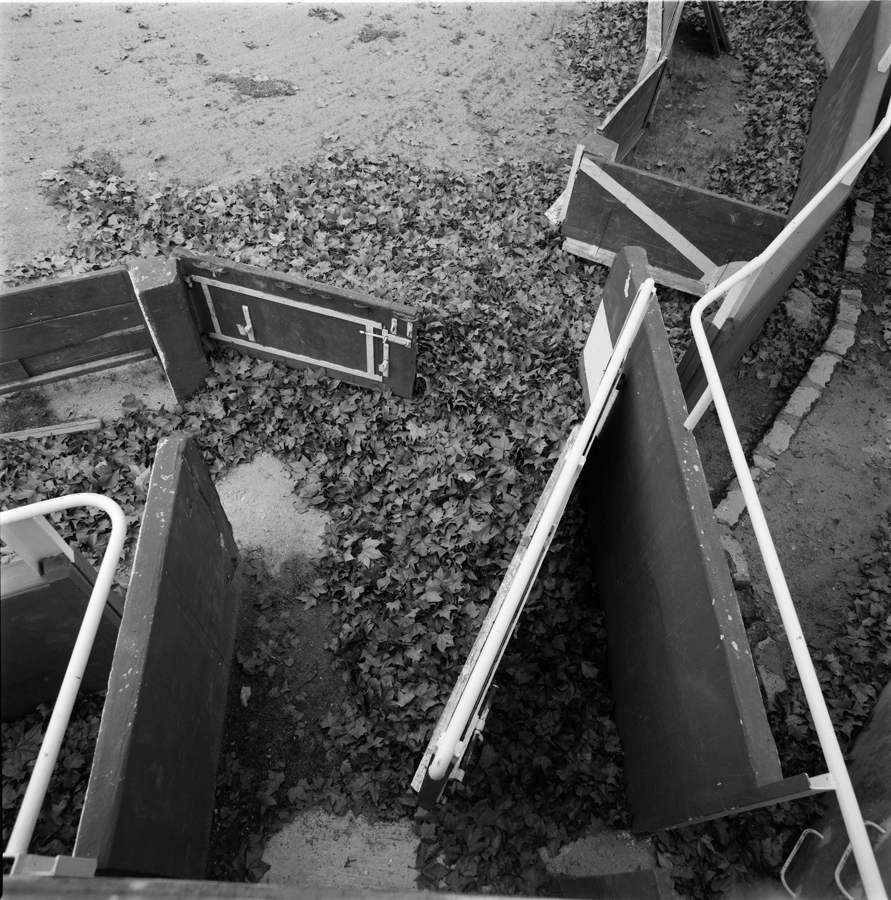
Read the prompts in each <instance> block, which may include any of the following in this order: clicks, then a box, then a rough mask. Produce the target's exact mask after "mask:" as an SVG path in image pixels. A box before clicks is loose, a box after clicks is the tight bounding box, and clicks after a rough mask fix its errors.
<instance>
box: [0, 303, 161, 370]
mask: <svg viewBox="0 0 891 900" xmlns="http://www.w3.org/2000/svg"><path fill="white" fill-rule="evenodd" d="M144 326H145V323H144V321H143V318H142V313H141V312H140V311H139V307H138V306H137V305H136V304H135V303H132V302H129V303H122V304H118V305H117V306H109V307H106V308H105V309H94V310H90V311H89V312H80V313H74V314H73V315H70V316H60V317H59V318H57V319H47V320H45V321H43V322H37V323H35V324H31V325H19V326H18V327H17V328H3V329H2V330H0V362H4V363H5V362H10V361H11V360H15V359H26V358H28V357H29V356H40V355H42V354H46V353H52V352H53V351H56V350H63V349H64V348H66V347H77V346H79V345H80V344H83V343H85V342H86V341H89V340H92V339H93V338H98V337H102V336H103V335H108V334H112V333H114V332H118V331H123V330H126V329H131V328H142V327H144Z"/></svg>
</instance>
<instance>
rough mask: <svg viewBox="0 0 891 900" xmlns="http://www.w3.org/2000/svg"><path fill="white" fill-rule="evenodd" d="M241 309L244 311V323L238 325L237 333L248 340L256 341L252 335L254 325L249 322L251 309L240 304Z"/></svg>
mask: <svg viewBox="0 0 891 900" xmlns="http://www.w3.org/2000/svg"><path fill="white" fill-rule="evenodd" d="M241 311H242V312H243V313H244V325H239V326H238V333H239V334H240V335H241V336H242V337H245V338H247V339H248V340H249V341H252V342H253V343H256V341H257V339H256V338H255V337H254V326H253V324H252V323H251V311H250V310H249V309H248V308H247V307H246V306H242V307H241Z"/></svg>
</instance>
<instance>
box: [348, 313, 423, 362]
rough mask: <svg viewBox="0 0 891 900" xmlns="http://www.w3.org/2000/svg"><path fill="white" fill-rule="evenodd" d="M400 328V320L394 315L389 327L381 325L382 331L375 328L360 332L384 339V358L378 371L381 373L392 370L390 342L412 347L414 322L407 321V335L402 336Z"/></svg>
mask: <svg viewBox="0 0 891 900" xmlns="http://www.w3.org/2000/svg"><path fill="white" fill-rule="evenodd" d="M398 328H399V320H398V319H396V318H395V317H394V318H392V319H391V320H390V328H389V329H386V328H383V327H381V330H380V332H377V331H373V330H372V331H362V332H360V333H361V334H364V335H366V336H368V337H373V338H377V339H378V340H380V341H383V358H382V359H381V364H380V365H379V366H378V371H379V372H380V373H381V375H388V374H389V372H390V344H398V345H399V346H400V347H411V333H412V330H413V325H412V323H411V322H406V323H405V337H401V336H400V335H399V334H398V333H397V331H398Z"/></svg>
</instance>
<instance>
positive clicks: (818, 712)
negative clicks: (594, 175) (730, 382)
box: [690, 270, 888, 900]
mask: <svg viewBox="0 0 891 900" xmlns="http://www.w3.org/2000/svg"><path fill="white" fill-rule="evenodd" d="M741 271H742V270H741ZM710 293H711V294H712V296H709V294H706V295H705V296H704V297H703V298H702V299H701V300H699V301H698V302H697V303H696V305H695V306H694V307H693V311H692V313H691V315H690V324H691V326H692V329H693V338H694V340H695V341H696V346H697V348H698V350H699V355H700V358H701V359H702V367H703V370H704V371H705V376H706V378H707V379H708V383H709V386H710V387H711V392H712V399H713V400H714V403H715V409H716V411H717V413H718V418H719V420H720V422H721V428H722V430H723V432H724V439H725V440H726V442H727V449H728V450H729V451H730V458H731V459H732V460H733V467H734V469H735V470H736V477H737V479H738V480H739V486H740V489H741V490H742V494H743V497H744V498H745V501H746V507H747V509H748V511H749V518H750V519H751V522H752V529H753V531H754V532H755V537H756V539H757V541H758V548H759V549H760V551H761V556H762V558H763V559H764V566H765V568H766V569H767V576H768V579H769V580H770V586H771V588H772V590H773V595H774V597H775V599H776V603H777V607H778V609H779V611H780V616H781V618H782V620H783V627H784V628H785V629H786V635H787V637H788V638H789V644H790V646H791V648H792V656H793V658H794V660H795V665H796V667H797V669H798V675H799V677H800V679H801V686H802V688H803V689H804V695H805V697H806V698H807V703H808V707H809V708H810V711H811V716H812V717H813V720H814V728H815V729H816V732H817V737H818V738H819V741H820V747H821V748H822V750H823V756H824V757H825V759H826V765H827V767H828V768H829V772H830V774H831V775H832V777H833V778H834V779H835V783H836V796H837V797H838V805H839V807H840V809H841V813H842V818H843V819H844V823H845V827H846V828H847V830H848V838H849V839H850V841H851V844H852V846H853V848H854V858H855V859H856V860H857V866H858V868H859V869H860V877H861V879H862V881H863V887H864V889H865V891H866V896H867V898H868V900H887V896H888V895H887V893H886V891H885V887H884V885H883V884H882V877H881V875H880V874H879V868H878V865H877V864H876V859H875V855H874V854H873V851H872V844H871V843H870V841H869V835H868V834H867V832H866V826H865V825H864V823H863V816H862V814H861V812H860V805H859V804H858V802H857V797H856V795H855V793H854V787H853V785H852V784H851V777H850V775H849V774H848V769H847V766H846V765H845V760H844V757H843V756H842V752H841V748H840V747H839V745H838V738H837V737H836V734H835V729H834V728H833V726H832V719H830V717H829V710H828V709H827V708H826V701H825V699H824V698H823V692H822V691H821V689H820V681H819V679H818V677H817V673H816V670H815V669H814V663H813V660H812V659H811V655H810V651H809V650H808V647H807V642H806V641H805V639H804V633H803V632H802V630H801V623H800V622H799V620H798V613H797V612H796V611H795V604H794V603H793V602H792V597H791V595H790V593H789V588H788V586H787V584H786V578H785V576H784V575H783V569H782V566H781V565H780V560H779V557H778V556H777V552H776V548H775V547H774V544H773V540H772V538H771V536H770V530H769V529H768V527H767V520H766V519H765V518H764V511H763V510H762V508H761V502H760V501H759V500H758V492H757V491H756V490H755V483H754V481H752V476H751V474H750V473H749V467H748V464H747V462H746V455H745V451H744V450H743V448H742V444H741V443H740V440H739V435H738V434H737V432H736V426H735V425H734V423H733V416H732V415H731V412H730V407H729V406H728V404H727V396H726V395H725V393H724V387H723V385H722V384H721V376H720V375H719V374H718V367H717V366H716V365H715V360H714V357H713V356H712V352H711V348H710V347H709V344H708V338H707V337H706V334H705V328H704V327H703V324H702V314H703V312H704V310H705V309H706V307H707V306H708V305H709V304H711V303H714V302H715V301H716V300H717V299H718V297H719V296H720V295H719V294H717V293H716V292H714V291H712V292H710Z"/></svg>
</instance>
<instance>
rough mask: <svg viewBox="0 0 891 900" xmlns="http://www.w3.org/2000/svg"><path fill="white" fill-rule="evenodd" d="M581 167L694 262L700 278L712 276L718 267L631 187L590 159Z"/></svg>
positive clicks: (584, 160) (585, 160)
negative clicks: (626, 186) (700, 273)
mask: <svg viewBox="0 0 891 900" xmlns="http://www.w3.org/2000/svg"><path fill="white" fill-rule="evenodd" d="M580 168H581V170H582V171H583V172H584V173H585V174H586V175H587V176H589V177H590V178H593V179H594V181H596V182H597V183H598V184H599V185H600V186H601V187H602V188H603V189H604V190H605V191H607V192H609V193H610V194H612V195H613V197H615V198H616V200H618V201H619V202H620V203H622V204H623V205H624V206H626V207H627V208H628V209H629V210H630V211H631V212H632V213H634V215H635V216H637V217H638V218H639V219H640V220H641V221H642V222H643V223H644V224H645V225H647V226H648V227H649V228H652V229H653V231H655V232H656V234H658V235H659V237H661V238H662V239H663V240H664V241H666V242H667V243H669V244H670V245H671V246H672V247H674V248H675V250H677V251H678V252H679V253H681V254H683V256H685V257H686V258H687V259H689V260H690V262H691V263H693V265H694V266H697V267H698V268H699V269H700V270H701V271H702V275H703V277H702V280H703V281H708V280H709V279H710V278H711V277H712V275H713V274H714V272H715V269H716V268H717V266H716V265H715V263H713V262H712V261H711V260H710V259H709V258H708V257H707V256H706V255H705V254H704V253H703V252H702V251H701V250H700V249H699V248H697V247H696V246H694V245H693V244H692V243H691V242H690V241H688V240H687V238H685V237H684V236H683V235H682V234H681V233H680V232H679V231H678V230H677V229H676V228H674V226H672V225H670V224H669V223H668V222H666V221H665V219H663V218H662V216H660V215H658V214H657V213H655V212H653V210H651V209H650V208H649V206H647V205H646V204H645V203H644V202H643V201H642V200H639V199H638V198H637V197H635V196H634V194H632V193H631V191H629V190H628V189H627V188H625V187H623V186H622V185H621V184H619V182H618V181H616V180H615V179H614V178H612V177H610V176H609V175H607V174H606V172H604V171H603V169H601V168H600V166H598V165H597V164H596V163H595V162H593V161H592V160H590V159H587V158H585V159H583V160H582V162H581V166H580Z"/></svg>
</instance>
